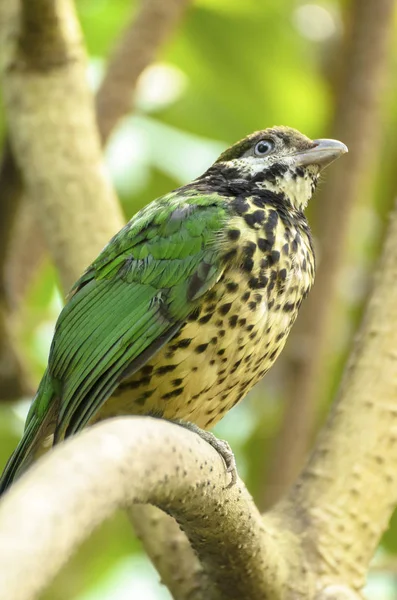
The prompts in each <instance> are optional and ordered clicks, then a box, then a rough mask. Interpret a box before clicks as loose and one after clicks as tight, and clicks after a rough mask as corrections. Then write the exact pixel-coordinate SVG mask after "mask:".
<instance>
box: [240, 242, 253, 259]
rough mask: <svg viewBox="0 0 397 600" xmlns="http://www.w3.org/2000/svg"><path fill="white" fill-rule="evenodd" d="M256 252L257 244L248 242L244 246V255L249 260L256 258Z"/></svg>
mask: <svg viewBox="0 0 397 600" xmlns="http://www.w3.org/2000/svg"><path fill="white" fill-rule="evenodd" d="M255 251H256V244H255V242H247V243H246V244H245V245H244V248H243V253H244V255H245V256H246V257H247V258H252V257H253V256H254V254H255Z"/></svg>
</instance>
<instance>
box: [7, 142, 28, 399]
mask: <svg viewBox="0 0 397 600" xmlns="http://www.w3.org/2000/svg"><path fill="white" fill-rule="evenodd" d="M0 182H1V185H0V401H3V400H15V399H16V398H20V397H21V396H22V395H23V394H27V393H28V392H29V391H30V386H29V383H28V377H27V374H26V372H25V368H24V365H23V363H22V359H21V357H20V356H19V355H18V352H17V350H16V346H15V343H14V340H13V337H12V333H11V327H10V320H11V319H10V315H9V301H10V299H9V297H8V294H7V290H6V260H7V257H8V250H9V245H10V239H11V237H12V234H13V229H14V221H15V214H16V212H17V204H18V203H17V202H16V197H17V196H18V194H19V193H20V190H21V189H22V182H21V177H20V173H19V171H18V169H17V168H16V166H15V163H14V161H13V158H12V153H11V149H10V145H9V143H7V142H6V143H5V146H4V149H3V156H2V158H1V163H0Z"/></svg>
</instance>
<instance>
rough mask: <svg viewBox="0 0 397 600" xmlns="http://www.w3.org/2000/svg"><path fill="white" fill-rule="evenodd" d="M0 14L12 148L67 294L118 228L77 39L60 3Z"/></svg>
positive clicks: (44, 1)
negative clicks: (61, 208)
mask: <svg viewBox="0 0 397 600" xmlns="http://www.w3.org/2000/svg"><path fill="white" fill-rule="evenodd" d="M0 8H1V17H2V20H3V40H2V54H3V65H2V66H3V72H2V79H3V82H2V83H3V90H4V99H5V105H6V111H7V117H8V123H9V127H10V133H11V141H12V146H13V150H14V152H15V156H16V157H17V160H18V164H19V166H20V168H21V170H22V172H23V178H24V181H25V184H26V188H27V194H28V197H29V200H30V201H31V202H33V203H34V206H35V213H36V215H37V218H38V219H39V221H40V225H41V227H42V229H43V231H44V235H45V238H46V241H47V244H48V247H49V249H50V252H51V254H52V256H53V258H54V261H55V264H56V266H57V268H58V270H59V272H60V276H61V279H62V283H63V286H64V288H65V289H68V288H69V287H70V285H71V284H72V283H73V282H74V280H75V279H76V275H77V271H81V269H82V267H85V266H86V265H87V264H88V263H89V262H91V260H92V259H93V258H94V257H95V255H96V254H97V252H98V251H99V250H100V249H101V247H102V246H103V245H104V243H105V242H106V241H107V240H108V239H109V237H110V236H111V235H112V234H113V233H114V232H115V231H116V230H117V229H119V228H120V226H121V225H122V218H121V213H120V210H119V207H118V204H117V202H116V198H115V196H114V194H113V192H112V190H111V187H110V185H109V183H108V180H107V178H106V176H105V173H104V168H103V164H102V158H101V150H100V143H99V138H98V135H97V132H96V123H95V114H94V108H93V101H92V97H91V94H90V91H89V89H88V85H87V81H86V60H85V55H84V50H83V47H82V43H81V33H80V30H79V27H78V23H77V19H76V15H75V13H74V11H73V8H72V5H71V3H70V2H69V1H68V0H58V2H56V3H54V2H52V1H50V0H37V1H32V0H25V1H24V2H22V7H21V8H22V18H21V19H18V14H17V13H18V11H17V8H18V7H17V3H16V2H11V1H10V0H2V3H1V4H0ZM12 9H13V10H12ZM76 106H78V107H79V110H76ZM61 197H62V198H63V212H62V215H61V214H60V213H59V210H58V209H59V201H58V199H59V198H61ZM93 214H95V222H94V223H92V215H93ZM81 230H84V231H85V235H75V236H73V244H72V245H71V244H70V243H69V239H70V231H81ZM87 231H89V232H90V233H89V235H90V239H91V243H90V244H87V237H86V236H87ZM77 265H78V269H77V268H76V266H77Z"/></svg>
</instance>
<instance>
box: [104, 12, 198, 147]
mask: <svg viewBox="0 0 397 600" xmlns="http://www.w3.org/2000/svg"><path fill="white" fill-rule="evenodd" d="M189 3H190V0H142V2H141V7H140V11H139V13H138V14H137V16H136V17H134V19H133V21H132V22H131V23H130V25H128V27H127V29H126V30H125V32H124V35H123V37H122V38H121V40H120V43H119V44H118V46H117V47H116V49H115V51H114V54H113V56H112V57H111V59H110V62H109V65H108V69H107V72H106V75H105V78H104V80H103V82H102V84H101V87H100V88H99V90H98V93H97V97H96V107H97V114H98V127H99V132H100V136H101V139H102V142H105V141H106V140H107V138H108V137H109V134H110V133H111V131H112V130H113V129H114V127H115V125H116V124H117V123H118V122H119V120H120V119H121V118H122V117H124V116H125V115H126V114H128V113H129V112H131V107H132V96H133V92H134V89H135V86H136V83H137V80H138V77H139V75H140V74H141V73H142V71H143V70H144V69H145V68H146V67H147V66H148V65H149V64H150V63H151V62H152V61H153V60H154V58H155V57H156V55H157V52H158V49H159V48H160V47H161V46H162V45H163V44H164V43H165V42H166V40H167V39H168V38H169V37H170V36H171V34H172V33H173V31H174V30H175V28H176V26H177V25H178V23H179V21H180V19H181V17H182V14H183V12H184V10H185V9H186V6H187V5H188V4H189Z"/></svg>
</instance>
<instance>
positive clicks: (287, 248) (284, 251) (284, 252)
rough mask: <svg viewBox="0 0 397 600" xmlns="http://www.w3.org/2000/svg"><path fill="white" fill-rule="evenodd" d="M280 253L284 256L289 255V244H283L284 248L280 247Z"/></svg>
mask: <svg viewBox="0 0 397 600" xmlns="http://www.w3.org/2000/svg"><path fill="white" fill-rule="evenodd" d="M282 252H283V254H284V256H288V254H289V244H284V246H283V247H282Z"/></svg>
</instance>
